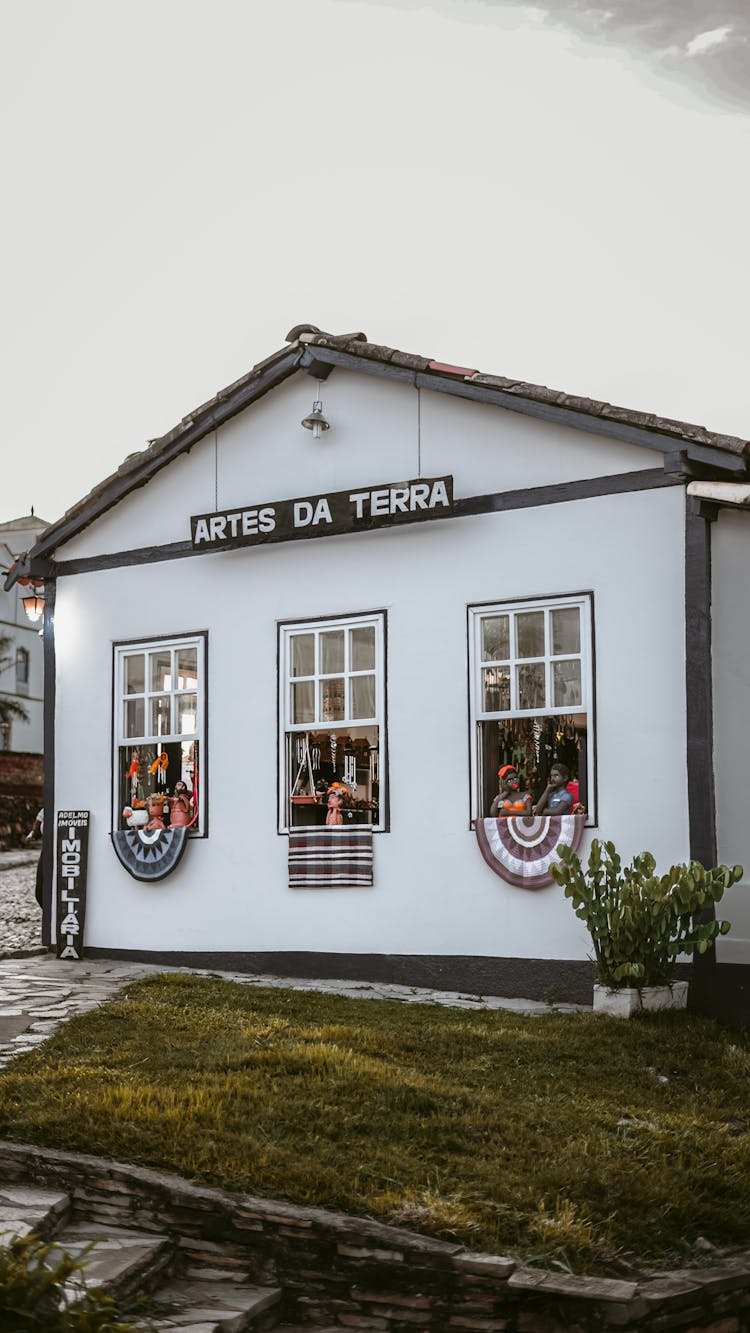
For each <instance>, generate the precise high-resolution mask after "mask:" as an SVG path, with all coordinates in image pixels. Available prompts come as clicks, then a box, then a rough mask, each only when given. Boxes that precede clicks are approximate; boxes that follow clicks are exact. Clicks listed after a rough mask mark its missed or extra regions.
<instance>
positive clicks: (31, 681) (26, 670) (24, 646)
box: [0, 513, 48, 754]
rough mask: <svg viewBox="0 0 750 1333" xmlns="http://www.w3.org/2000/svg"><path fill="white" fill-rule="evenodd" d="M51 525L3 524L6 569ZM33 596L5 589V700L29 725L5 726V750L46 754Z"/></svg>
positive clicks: (0, 557)
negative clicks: (27, 600)
mask: <svg viewBox="0 0 750 1333" xmlns="http://www.w3.org/2000/svg"><path fill="white" fill-rule="evenodd" d="M47 527H48V524H47V523H45V521H44V519H41V518H37V517H36V516H35V515H34V514H33V513H32V514H27V515H25V516H24V517H23V518H15V519H11V520H9V521H8V522H7V523H0V568H4V569H6V570H7V569H9V568H10V567H11V566H12V565H13V564H14V562H15V561H16V560H17V559H18V557H19V556H20V555H21V554H23V553H24V552H25V551H28V550H29V549H30V548H31V547H32V546H33V545H34V543H35V542H36V541H37V540H38V539H39V537H40V536H41V534H42V533H43V532H44V530H45V528H47ZM26 591H27V589H26V588H25V587H23V586H22V585H20V584H19V585H17V586H15V587H13V588H11V589H10V590H9V591H7V592H6V591H5V589H3V588H2V587H0V636H2V637H3V638H7V639H8V640H9V641H10V643H9V647H8V649H7V650H6V655H7V656H8V658H9V662H8V665H7V666H6V668H5V669H4V670H3V671H2V672H1V673H0V698H4V699H12V700H14V701H15V702H17V703H20V704H21V705H22V707H23V708H25V710H26V714H27V717H26V720H24V719H23V718H14V719H12V720H10V721H8V722H6V723H5V725H3V724H2V722H0V750H1V751H5V750H14V751H21V752H22V753H24V754H41V753H42V751H43V749H44V728H43V695H44V663H43V649H42V640H41V637H40V634H39V629H40V626H39V625H32V624H31V622H30V621H29V619H28V618H27V616H26V615H25V613H24V609H23V606H22V603H21V598H22V596H23V595H24V593H25V592H26Z"/></svg>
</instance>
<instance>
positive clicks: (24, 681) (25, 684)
mask: <svg viewBox="0 0 750 1333" xmlns="http://www.w3.org/2000/svg"><path fill="white" fill-rule="evenodd" d="M16 687H17V688H18V692H19V694H27V693H28V689H29V654H28V651H27V649H26V648H17V649H16Z"/></svg>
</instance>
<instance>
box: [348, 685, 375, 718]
mask: <svg viewBox="0 0 750 1333" xmlns="http://www.w3.org/2000/svg"><path fill="white" fill-rule="evenodd" d="M374 716H375V677H374V676H352V717H374Z"/></svg>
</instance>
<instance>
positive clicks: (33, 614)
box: [21, 583, 44, 625]
mask: <svg viewBox="0 0 750 1333" xmlns="http://www.w3.org/2000/svg"><path fill="white" fill-rule="evenodd" d="M21 601H22V603H23V609H24V611H25V612H26V615H27V617H28V619H29V620H30V621H31V622H32V624H34V625H36V624H37V623H38V621H40V620H41V618H42V616H43V615H44V584H43V583H40V584H39V585H35V584H33V583H31V584H30V585H29V591H28V592H27V593H26V594H25V595H24V596H23V597H22V598H21Z"/></svg>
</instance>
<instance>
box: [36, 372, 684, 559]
mask: <svg viewBox="0 0 750 1333" xmlns="http://www.w3.org/2000/svg"><path fill="white" fill-rule="evenodd" d="M314 393H315V381H314V380H312V379H311V378H310V376H309V375H307V374H305V373H303V372H299V373H298V374H296V375H294V376H293V377H292V378H291V379H289V380H287V381H286V382H285V383H284V384H282V385H280V386H279V388H277V389H274V390H273V391H272V392H271V393H269V394H267V395H266V397H265V398H262V399H260V400H259V402H257V403H256V404H254V405H253V406H252V407H251V408H249V409H248V410H246V411H245V412H243V413H241V414H240V415H239V416H237V417H235V418H234V419H233V420H232V421H229V422H227V424H226V425H224V426H222V427H220V428H219V429H218V430H217V431H215V432H212V433H211V435H210V436H208V437H206V438H205V439H204V440H202V441H201V442H200V443H199V444H197V445H195V446H194V448H193V449H192V450H191V452H190V453H189V454H187V455H183V456H182V457H181V458H180V459H178V460H176V461H175V462H174V463H171V464H170V465H169V467H168V468H166V469H165V470H164V471H162V472H161V473H159V474H157V476H155V477H154V478H153V479H152V481H150V482H149V483H148V485H147V486H145V487H142V488H141V489H140V490H137V491H135V492H133V493H132V494H131V495H129V496H128V497H127V499H126V500H125V501H122V502H121V503H120V504H119V505H116V506H115V507H114V508H113V509H111V510H110V511H109V512H108V513H107V514H105V515H104V516H103V517H102V518H101V519H100V520H99V521H98V522H97V523H96V524H94V525H93V526H92V527H90V528H88V529H86V530H85V531H84V532H82V533H81V534H80V535H79V536H78V537H75V538H73V539H72V540H71V541H69V542H68V543H67V544H65V545H64V546H61V547H59V549H58V551H57V559H60V560H68V559H78V558H81V557H86V556H92V555H100V554H102V553H105V552H106V553H111V552H113V551H120V550H131V549H133V548H137V547H140V546H146V545H151V544H152V543H154V542H159V543H166V542H177V541H186V540H189V538H190V526H189V521H188V520H189V518H190V515H191V514H200V513H206V512H211V511H214V510H220V509H224V508H227V507H238V506H243V505H251V504H255V503H263V502H264V501H274V500H282V499H287V498H289V499H291V498H294V497H296V496H304V495H310V494H317V493H320V492H323V491H328V490H334V491H335V490H343V489H344V488H346V487H349V486H351V487H352V488H357V487H361V486H370V485H377V484H378V483H381V482H388V481H399V480H406V479H408V478H411V477H420V476H424V477H429V476H442V475H445V474H449V473H450V474H452V475H453V478H454V494H455V495H456V497H459V496H468V495H479V494H484V493H486V492H492V491H503V490H515V489H517V488H520V487H527V486H544V485H553V484H556V483H559V482H566V481H576V480H580V479H582V478H588V477H598V476H606V475H609V474H612V473H617V472H630V471H639V470H641V469H644V468H653V467H659V466H660V465H661V454H660V453H658V452H656V451H653V450H651V449H645V448H640V447H637V446H632V445H627V444H621V443H620V442H618V441H616V440H608V439H603V438H602V437H599V436H596V435H590V434H587V433H586V432H584V431H579V430H573V429H569V428H567V427H565V426H557V425H554V424H552V423H548V422H543V421H539V420H536V419H533V418H531V417H525V416H521V415H520V414H519V413H517V412H509V411H504V410H503V409H502V408H497V407H493V406H491V405H488V404H483V403H472V402H468V401H466V400H465V399H457V398H451V397H450V396H449V395H447V394H444V393H435V392H431V391H427V390H421V391H418V390H416V389H414V388H413V387H411V386H409V385H406V384H400V383H393V382H391V381H389V380H385V381H384V380H382V379H380V378H375V377H373V376H370V375H362V374H356V373H353V372H350V371H345V370H335V371H334V372H333V374H332V375H331V376H330V378H329V379H328V380H327V381H326V382H325V384H324V385H323V388H322V397H323V404H324V409H325V413H326V416H327V417H328V419H329V420H330V422H331V429H330V430H329V431H327V432H326V433H325V434H324V436H323V437H322V439H321V440H320V441H314V440H313V438H312V435H311V433H310V432H309V431H306V430H303V429H302V427H301V426H300V422H301V420H302V418H303V417H305V416H307V414H308V413H309V411H310V408H311V405H312V400H313V397H314Z"/></svg>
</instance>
